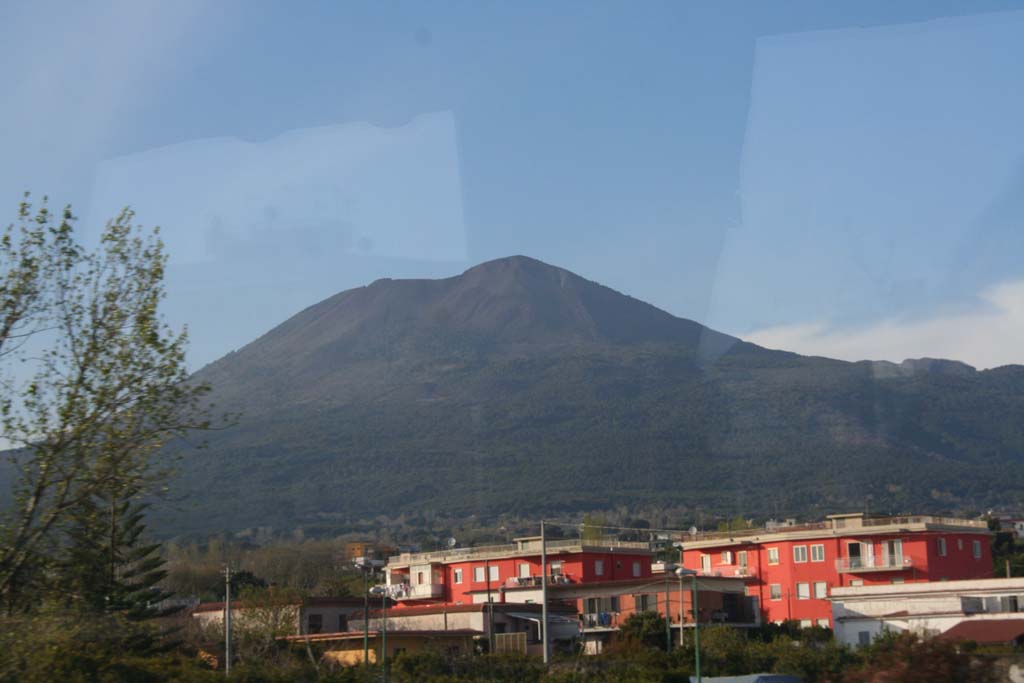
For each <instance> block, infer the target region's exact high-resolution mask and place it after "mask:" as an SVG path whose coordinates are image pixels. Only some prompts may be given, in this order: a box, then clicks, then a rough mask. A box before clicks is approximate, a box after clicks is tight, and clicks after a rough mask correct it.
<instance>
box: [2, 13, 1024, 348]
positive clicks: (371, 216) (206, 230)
mask: <svg viewBox="0 0 1024 683" xmlns="http://www.w3.org/2000/svg"><path fill="white" fill-rule="evenodd" d="M442 5H443V7H442ZM634 5H635V3H605V4H598V3H583V2H562V3H516V4H515V5H514V6H513V4H511V3H502V4H498V3H469V2H467V3H459V4H457V3H433V4H427V3H418V4H413V3H397V2H385V3H365V4H360V3H335V2H324V3H313V2H307V3H284V2H262V3H260V2H241V1H239V2H227V1H223V2H209V3H206V2H196V1H193V0H180V1H178V2H174V3H167V2H164V3H156V2H128V1H117V2H114V1H112V2H102V3H101V2H85V3H80V4H71V3H48V2H32V3H28V2H21V3H19V2H8V3H5V4H4V5H3V6H0V40H2V41H3V43H4V45H5V46H6V49H5V59H4V60H3V61H2V62H0V81H2V85H3V88H4V92H5V94H6V95H7V97H6V98H5V99H6V106H5V107H4V108H3V109H2V110H0V149H3V150H4V158H5V162H6V163H5V164H3V167H2V168H0V199H2V200H3V203H4V204H5V205H6V206H8V207H10V208H9V212H10V213H11V214H12V215H13V212H14V208H15V206H16V201H17V198H18V193H19V192H20V191H21V190H23V189H31V190H33V191H35V192H37V193H44V192H46V193H49V194H50V195H51V196H53V197H54V198H55V199H57V200H59V201H61V202H63V201H72V202H74V203H75V205H76V206H77V207H78V208H79V213H80V215H82V216H83V217H84V218H85V219H86V220H87V222H88V223H89V226H86V228H87V229H88V228H89V227H94V226H95V225H96V223H97V222H98V221H100V220H101V218H102V217H103V216H105V215H107V214H109V213H110V212H111V211H113V210H114V208H113V207H115V206H119V205H121V204H132V205H133V206H135V207H136V208H137V209H138V211H139V214H140V215H139V218H140V220H141V221H142V222H144V223H147V224H154V223H159V224H161V225H162V226H163V228H164V230H165V234H166V236H167V242H168V244H169V247H170V248H171V251H172V257H173V267H172V269H171V272H170V275H169V287H170V297H169V299H168V308H167V311H168V315H169V317H170V318H171V320H172V321H173V322H175V323H177V324H181V323H185V322H187V323H188V324H189V325H190V328H191V331H192V339H193V354H192V359H191V361H192V363H193V364H194V365H200V364H203V363H206V362H209V361H211V360H213V359H215V358H217V357H219V356H220V355H222V354H223V353H225V352H227V351H229V350H231V349H233V348H237V347H239V346H241V345H243V344H244V343H246V342H248V341H250V340H251V339H252V338H254V337H255V336H256V335H258V334H260V333H262V332H264V331H266V330H267V329H269V328H270V327H272V326H273V325H275V324H277V323H278V322H281V321H282V320H284V319H285V318H286V317H287V316H289V315H291V314H292V313H294V312H296V311H298V310H300V309H302V308H304V307H305V306H308V305H310V304H312V303H315V302H316V301H318V300H320V299H322V298H324V297H326V296H328V295H330V294H332V293H334V292H337V291H340V290H343V289H347V288H349V287H353V286H358V285H362V284H366V283H368V282H370V281H372V280H374V279H376V278H378V277H439V276H448V275H452V274H456V273H458V272H461V271H462V270H464V269H465V268H467V267H469V266H471V265H473V264H475V263H478V262H480V261H483V260H487V259H490V258H496V257H500V256H506V255H509V254H528V255H531V256H534V257H536V258H540V259H542V260H545V261H548V262H550V263H553V264H557V265H560V266H563V267H566V268H569V269H571V270H573V271H575V272H578V273H579V274H581V275H583V276H585V277H588V278H591V279H594V280H597V281H599V282H602V283H604V284H607V285H609V286H612V287H614V288H616V289H618V290H620V291H624V292H626V293H628V294H631V295H633V296H636V297H638V298H641V299H644V300H647V301H650V302H651V303H654V304H655V305H658V306H660V307H662V308H664V309H666V310H668V311H670V312H672V313H674V314H677V315H681V316H685V317H689V318H693V319H696V320H698V321H701V322H704V323H707V324H709V325H712V326H714V327H716V328H717V329H720V330H722V331H725V332H729V333H733V334H737V335H739V336H743V337H745V338H750V339H753V340H755V341H758V342H761V343H765V344H767V345H771V346H776V347H780V348H789V349H793V350H797V351H800V352H804V353H815V354H820V355H832V356H836V357H843V358H849V359H859V358H887V359H890V360H901V359H902V358H905V357H916V356H924V355H932V356H945V357H952V358H957V359H961V360H965V361H967V362H970V363H972V364H974V365H977V366H979V367H991V366H994V365H1000V364H1004V363H1009V362H1024V351H1021V350H1020V349H1024V343H1022V342H1024V284H1022V283H1024V265H1022V264H1021V259H1020V258H1019V254H1021V253H1022V247H1024V225H1022V218H1024V135H1021V134H1020V125H1019V122H1020V121H1021V120H1024V87H1021V86H1022V83H1021V82H1020V81H1021V77H1020V73H1019V72H1020V69H1019V65H1020V64H1022V63H1024V3H1022V2H1005V1H1004V2H986V1H974V2H935V1H932V0H930V1H927V2H911V1H906V2H900V3H892V2H857V3H852V2H851V3H843V4H840V3H822V2H775V3H755V2H747V3H725V2H709V3H696V2H694V3H676V2H667V3H654V2H649V3H643V4H641V5H640V6H639V7H638V6H634Z"/></svg>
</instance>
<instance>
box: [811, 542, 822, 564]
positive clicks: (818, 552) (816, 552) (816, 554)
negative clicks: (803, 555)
mask: <svg viewBox="0 0 1024 683" xmlns="http://www.w3.org/2000/svg"><path fill="white" fill-rule="evenodd" d="M824 561H825V546H824V545H822V544H820V543H819V544H817V545H812V546H811V562H824Z"/></svg>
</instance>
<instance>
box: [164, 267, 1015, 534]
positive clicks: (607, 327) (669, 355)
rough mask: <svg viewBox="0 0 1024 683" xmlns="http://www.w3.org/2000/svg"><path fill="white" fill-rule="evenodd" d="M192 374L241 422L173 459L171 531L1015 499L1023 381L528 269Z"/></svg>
mask: <svg viewBox="0 0 1024 683" xmlns="http://www.w3.org/2000/svg"><path fill="white" fill-rule="evenodd" d="M197 378H198V379H201V380H203V381H207V382H209V383H210V384H211V385H212V386H213V387H214V397H215V399H216V401H217V402H218V404H219V405H220V406H221V407H222V408H227V409H232V410H238V411H241V413H242V417H241V419H240V420H239V422H238V424H237V425H236V426H234V427H231V428H229V429H226V430H223V431H220V432H217V433H214V434H213V435H212V436H211V437H210V439H209V442H210V446H209V448H207V449H206V450H204V451H199V452H198V453H189V454H187V455H186V457H185V460H184V461H183V462H182V463H181V466H180V475H179V477H178V479H177V480H176V482H175V485H174V491H176V492H177V493H179V494H181V495H184V496H186V497H185V499H184V500H183V501H182V502H181V503H179V504H178V505H177V506H176V507H175V508H174V511H173V512H171V513H169V514H168V515H167V517H166V519H164V520H163V524H164V525H165V528H168V529H172V530H174V531H202V530H208V529H238V528H245V527H254V526H267V525H270V526H275V527H284V528H292V527H295V526H302V525H317V524H324V523H328V524H329V523H331V521H332V520H334V521H338V522H339V523H340V522H343V521H344V520H351V519H365V518H371V517H374V516H377V515H389V516H390V515H396V514H399V513H401V512H408V511H413V510H417V511H424V510H426V511H437V512H446V513H455V514H477V515H481V516H485V517H486V516H489V515H494V514H498V513H502V512H505V513H517V514H523V515H535V514H539V513H541V512H547V513H556V512H559V511H578V510H591V509H607V508H611V507H613V506H626V507H635V506H652V505H653V506H659V505H664V506H672V507H687V508H691V509H693V510H694V511H695V514H696V513H697V512H699V513H700V514H702V515H705V516H710V515H716V514H721V515H729V516H732V515H737V514H740V515H747V516H755V515H756V516H769V515H799V514H807V515H816V514H821V513H825V512H830V511H839V510H863V509H868V510H870V511H909V510H914V511H920V512H924V511H948V510H973V509H982V508H986V507H990V506H995V505H1001V504H1006V505H1010V504H1015V503H1016V502H1018V501H1021V500H1024V422H1022V420H1021V417H1022V416H1024V367H1021V366H1007V367H1003V368H998V369H994V370H989V371H983V372H977V371H975V370H974V369H973V368H970V367H969V366H966V365H963V364H961V363H954V362H949V361H928V360H918V361H907V362H904V363H902V364H893V363H883V362H861V363H847V362H842V361H836V360H829V359H825V358H811V357H803V356H798V355H796V354H792V353H787V352H782V351H772V350H767V349H764V348H761V347H758V346H755V345H752V344H749V343H745V342H742V341H740V340H738V339H735V338H733V337H729V336H727V335H723V334H720V333H717V332H714V331H712V330H709V329H707V328H705V327H703V326H701V325H699V324H697V323H695V322H692V321H688V320H683V319H679V318H676V317H673V316H671V315H670V314H668V313H665V312H664V311H661V310H659V309H656V308H654V307H652V306H650V305H648V304H645V303H643V302H640V301H637V300H635V299H632V298H630V297H628V296H625V295H622V294H619V293H617V292H615V291H613V290H611V289H608V288H606V287H603V286H601V285H599V284H597V283H594V282H590V281H588V280H585V279H583V278H581V277H579V276H576V275H574V274H572V273H570V272H568V271H565V270H562V269H559V268H556V267H552V266H549V265H546V264H543V263H541V262H539V261H535V260H532V259H529V258H525V257H512V258H507V259H501V260H498V261H492V262H488V263H485V264H482V265H480V266H477V267H475V268H472V269H470V270H468V271H467V272H465V273H464V274H462V275H460V276H458V277H453V278H448V279H444V280H380V281H377V282H374V283H373V284H371V285H369V286H367V287H363V288H358V289H355V290H350V291H346V292H342V293H340V294H338V295H336V296H334V297H331V298H329V299H327V300H325V301H323V302H320V303H318V304H316V305H314V306H312V307H310V308H308V309H306V310H304V311H302V312H301V313H299V314H297V315H296V316H294V317H293V318H291V319H289V320H287V321H285V322H284V323H282V324H281V325H280V326H278V327H277V328H275V329H274V330H272V331H271V332H269V333H268V334H266V335H264V336H263V337H261V338H259V339H257V340H256V341H254V342H252V343H251V344H249V345H248V346H246V347H244V348H242V349H240V350H239V351H237V352H233V353H231V354H228V355H227V356H226V357H224V358H223V359H221V360H219V361H217V362H216V363H213V364H212V365H210V366H208V367H206V368H205V369H203V370H202V371H200V372H199V373H198V375H197Z"/></svg>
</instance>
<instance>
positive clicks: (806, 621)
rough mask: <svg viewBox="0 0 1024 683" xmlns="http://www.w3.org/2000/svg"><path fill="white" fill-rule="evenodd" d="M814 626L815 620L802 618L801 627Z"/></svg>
mask: <svg viewBox="0 0 1024 683" xmlns="http://www.w3.org/2000/svg"><path fill="white" fill-rule="evenodd" d="M812 626H814V622H813V621H811V620H810V619H801V620H800V628H810V627H812Z"/></svg>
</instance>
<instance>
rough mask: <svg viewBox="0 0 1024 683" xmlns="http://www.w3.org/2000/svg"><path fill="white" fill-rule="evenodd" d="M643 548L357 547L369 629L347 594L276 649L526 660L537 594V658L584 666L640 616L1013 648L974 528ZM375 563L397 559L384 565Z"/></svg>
mask: <svg viewBox="0 0 1024 683" xmlns="http://www.w3.org/2000/svg"><path fill="white" fill-rule="evenodd" d="M647 536H648V539H649V540H643V541H642V540H621V539H618V538H612V537H606V536H604V535H601V534H599V533H589V532H583V533H581V536H580V537H578V538H570V539H547V540H542V538H541V537H539V536H531V537H523V538H517V539H514V542H513V543H509V544H504V545H493V546H480V547H471V548H458V547H454V545H455V544H454V541H452V543H451V545H452V547H450V548H448V549H444V550H437V551H433V552H419V551H418V550H415V549H412V548H401V549H398V548H396V549H390V548H387V547H384V546H381V545H378V544H376V543H373V542H370V541H365V542H363V541H356V542H352V543H349V544H348V546H347V547H346V555H351V557H354V558H359V560H358V562H359V564H360V566H361V567H362V568H363V569H364V571H367V572H368V573H373V572H376V571H377V568H381V569H382V571H383V578H384V584H383V586H379V587H377V588H375V589H374V591H375V594H374V596H373V598H372V599H370V601H369V603H368V604H369V605H370V608H369V612H368V615H369V619H367V618H366V617H365V616H364V614H365V613H364V602H363V598H362V597H360V598H357V599H354V600H353V599H345V600H332V599H326V598H311V599H307V600H304V601H299V602H296V603H295V604H289V605H287V606H284V607H283V608H282V610H283V611H281V612H280V615H283V616H282V617H281V618H284V619H285V620H286V621H287V623H288V629H287V631H286V632H287V633H288V634H289V637H291V638H292V639H293V640H294V639H299V640H302V639H305V638H315V639H316V640H317V641H322V642H323V643H324V644H325V645H327V646H328V649H329V650H330V651H331V652H333V654H332V657H334V658H335V660H336V661H338V662H343V663H352V662H355V661H357V660H358V661H361V660H362V658H363V651H364V650H363V648H364V647H368V648H369V649H368V650H366V652H367V656H368V657H370V658H371V659H376V658H377V657H381V656H383V652H382V648H384V647H385V643H387V648H388V656H393V655H394V654H397V653H399V652H400V651H408V650H410V649H418V648H422V647H428V646H430V645H431V644H433V645H434V646H438V647H440V646H443V647H445V648H447V649H448V650H450V651H452V652H454V651H466V650H467V649H468V648H470V647H472V649H473V650H475V651H485V650H488V649H490V650H493V651H498V652H522V653H530V654H540V651H541V649H542V638H543V635H542V634H543V629H542V624H543V603H544V595H545V588H544V584H545V583H546V595H547V607H548V615H547V626H548V628H547V632H548V638H549V641H550V643H551V644H552V647H553V648H558V647H565V648H568V647H570V646H571V645H573V644H574V643H577V642H581V643H582V644H583V647H584V650H585V651H586V652H590V653H596V652H600V651H601V650H602V649H603V648H604V646H605V645H606V643H607V642H608V640H609V639H610V638H612V637H613V636H614V635H615V634H616V633H618V632H619V629H620V628H621V626H622V625H623V623H624V622H625V621H626V619H628V618H629V617H630V616H631V615H633V614H637V613H642V612H653V613H657V614H659V615H661V616H662V617H665V618H666V634H665V637H666V640H668V641H671V642H672V643H679V642H681V641H682V640H683V639H684V638H685V637H686V636H685V633H686V631H687V630H688V629H692V628H694V626H695V625H696V624H701V625H707V624H726V625H732V626H735V627H738V628H745V627H753V626H757V625H760V624H761V623H762V621H765V620H767V621H772V622H783V621H787V620H795V621H797V622H799V623H800V625H802V626H805V627H809V626H822V627H829V628H833V629H834V630H835V633H836V637H837V638H838V639H839V640H840V641H842V642H844V643H847V644H850V645H860V644H864V643H865V642H869V641H870V640H871V639H872V638H874V637H876V636H877V634H879V633H881V632H883V631H885V630H902V631H914V632H919V633H922V634H928V635H934V634H945V635H946V636H948V637H956V634H957V631H956V629H958V628H959V629H968V630H972V629H973V630H972V633H975V632H977V633H979V634H982V635H983V636H984V637H991V638H995V639H999V638H1004V639H1006V638H1009V639H1010V640H1011V641H1016V639H1018V637H1024V618H1022V617H1024V612H1020V609H1021V608H1024V578H1021V579H992V578H990V577H991V576H992V559H991V548H992V538H993V532H991V531H990V530H989V528H988V525H987V523H986V522H985V521H982V520H970V519H955V518H947V517H936V516H929V515H915V516H901V517H871V516H868V515H866V514H863V513H853V514H835V515H829V516H828V517H826V518H825V520H824V521H820V522H812V523H797V522H796V521H795V520H787V521H785V522H771V523H769V524H767V525H766V526H764V527H760V528H744V529H738V530H729V531H715V532H707V533H703V532H699V531H697V530H693V531H692V532H691V533H689V534H683V535H682V536H681V537H680V536H679V535H678V534H675V535H669V536H665V535H664V534H663V533H662V534H657V535H652V534H648V535H647ZM633 538H637V537H636V536H633ZM388 550H392V551H393V552H395V553H396V554H393V555H391V556H389V557H386V558H385V557H384V556H383V555H382V553H383V552H385V551H388ZM659 555H660V557H659ZM542 556H543V557H544V558H546V559H542ZM367 558H376V559H367ZM545 561H546V564H545ZM545 574H546V582H545V581H544V580H543V578H542V577H544V575H545ZM695 597H696V598H697V603H698V608H697V609H696V610H694V598H695ZM382 601H383V602H382ZM385 603H386V604H387V605H388V607H387V609H386V610H384V609H383V605H384V604H385ZM234 609H235V610H237V612H238V614H237V616H236V621H235V623H236V624H238V625H239V626H240V627H241V626H243V625H244V624H245V621H246V619H253V618H256V616H258V615H259V614H260V612H259V611H258V609H257V608H256V606H254V605H246V604H244V603H243V604H237V605H236V606H235V607H234ZM1018 612H1020V615H1019V616H1018ZM194 617H195V618H197V619H199V620H201V621H204V622H206V623H209V622H211V621H222V620H223V604H220V603H210V604H206V605H200V606H199V607H198V608H196V610H195V612H194ZM975 622H978V623H982V622H984V623H982V625H981V626H978V625H973V626H972V624H974V623H975ZM965 624H966V625H965ZM1018 627H1020V629H1019V632H1018V630H1017V629H1018ZM385 633H394V634H395V637H393V638H386V637H385ZM356 634H359V635H366V636H367V637H366V638H365V639H364V638H361V637H357V635H356ZM1022 639H1024V638H1022ZM1000 642H1002V641H1000Z"/></svg>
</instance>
